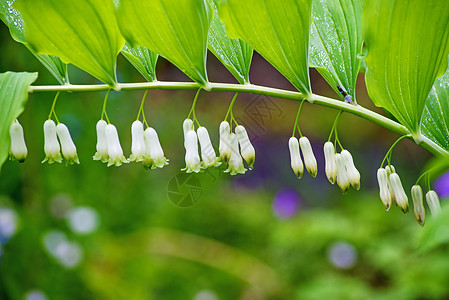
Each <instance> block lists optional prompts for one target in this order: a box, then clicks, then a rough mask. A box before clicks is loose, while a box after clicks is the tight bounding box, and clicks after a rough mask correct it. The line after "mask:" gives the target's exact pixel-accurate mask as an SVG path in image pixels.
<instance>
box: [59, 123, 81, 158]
mask: <svg viewBox="0 0 449 300" xmlns="http://www.w3.org/2000/svg"><path fill="white" fill-rule="evenodd" d="M56 134H57V135H58V138H59V142H60V144H61V150H62V151H61V152H62V155H63V156H64V159H65V160H66V162H67V164H71V165H73V164H74V163H76V164H79V163H80V160H79V159H78V154H76V146H75V144H74V143H73V140H72V137H71V136H70V132H69V129H68V128H67V126H65V125H64V124H62V123H59V124H58V125H57V126H56Z"/></svg>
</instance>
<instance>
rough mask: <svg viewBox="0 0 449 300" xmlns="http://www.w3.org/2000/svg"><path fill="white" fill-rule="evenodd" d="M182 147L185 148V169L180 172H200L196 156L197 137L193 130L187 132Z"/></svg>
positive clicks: (197, 156) (197, 155) (198, 158)
mask: <svg viewBox="0 0 449 300" xmlns="http://www.w3.org/2000/svg"><path fill="white" fill-rule="evenodd" d="M184 145H185V148H186V156H185V160H186V167H185V168H184V169H182V170H181V171H186V173H192V172H195V173H198V172H199V171H200V170H201V160H200V156H199V154H198V137H197V135H196V132H195V131H194V130H189V131H187V133H186V137H185V142H184Z"/></svg>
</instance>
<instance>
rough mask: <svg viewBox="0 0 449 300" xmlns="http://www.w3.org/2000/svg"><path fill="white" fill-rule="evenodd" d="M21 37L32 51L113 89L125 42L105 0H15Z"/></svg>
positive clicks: (110, 5) (111, 9)
mask: <svg viewBox="0 0 449 300" xmlns="http://www.w3.org/2000/svg"><path fill="white" fill-rule="evenodd" d="M16 6H17V8H18V9H19V11H20V13H21V15H22V18H23V21H24V33H25V38H26V41H27V43H28V44H29V46H30V47H31V48H32V49H33V51H35V52H37V53H45V54H50V55H55V56H59V57H60V58H61V59H62V60H63V61H64V62H65V63H72V64H73V65H75V66H77V67H79V68H80V69H83V70H84V71H86V72H88V73H90V74H91V75H93V76H94V77H96V78H98V79H100V80H102V81H103V82H105V83H107V84H108V85H110V86H111V87H115V85H116V83H117V79H116V69H115V66H116V57H117V55H118V53H119V52H120V50H121V49H122V47H123V45H124V43H125V41H124V40H123V37H122V36H121V34H120V31H119V29H118V27H117V22H116V19H115V14H114V8H113V4H112V1H109V0H77V1H72V0H17V5H16Z"/></svg>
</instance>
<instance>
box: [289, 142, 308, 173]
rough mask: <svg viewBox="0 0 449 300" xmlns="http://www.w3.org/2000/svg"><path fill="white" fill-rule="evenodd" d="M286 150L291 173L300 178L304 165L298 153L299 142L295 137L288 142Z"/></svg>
mask: <svg viewBox="0 0 449 300" xmlns="http://www.w3.org/2000/svg"><path fill="white" fill-rule="evenodd" d="M288 148H289V150H290V165H291V167H292V170H293V173H295V175H296V177H298V178H301V177H302V173H303V172H304V165H303V163H302V159H301V154H300V152H299V142H298V139H297V138H296V137H294V136H292V137H291V138H290V139H289V140H288Z"/></svg>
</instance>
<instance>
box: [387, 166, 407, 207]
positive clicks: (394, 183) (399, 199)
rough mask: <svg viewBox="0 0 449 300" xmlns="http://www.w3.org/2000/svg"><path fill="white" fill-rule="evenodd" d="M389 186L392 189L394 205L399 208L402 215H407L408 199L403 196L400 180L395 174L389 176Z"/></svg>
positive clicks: (405, 195)
mask: <svg viewBox="0 0 449 300" xmlns="http://www.w3.org/2000/svg"><path fill="white" fill-rule="evenodd" d="M389 179H390V185H391V188H392V189H393V193H394V198H395V199H396V203H397V204H398V206H399V207H400V208H401V210H402V211H403V212H404V213H408V197H407V194H405V191H404V188H403V187H402V183H401V179H400V178H399V175H398V174H397V173H392V174H391V175H390V176H389Z"/></svg>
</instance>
